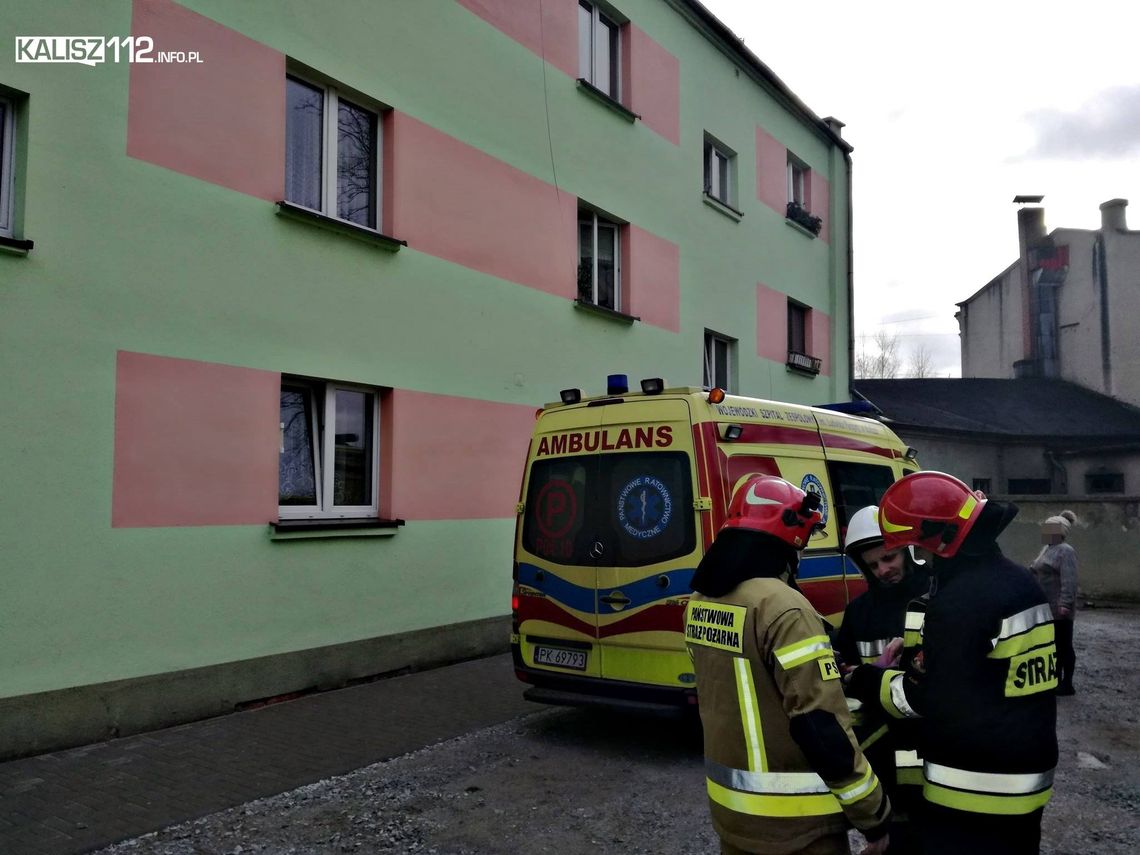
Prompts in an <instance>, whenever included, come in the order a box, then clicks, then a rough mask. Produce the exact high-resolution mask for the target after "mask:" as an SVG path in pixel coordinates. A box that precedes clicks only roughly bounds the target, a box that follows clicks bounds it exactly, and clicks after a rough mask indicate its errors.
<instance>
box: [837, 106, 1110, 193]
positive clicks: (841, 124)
mask: <svg viewBox="0 0 1140 855" xmlns="http://www.w3.org/2000/svg"><path fill="white" fill-rule="evenodd" d="M823 123H824V124H825V125H827V126H828V127H829V128H831V132H832V133H833V134H835V135H836V136H837V137H840V138H842V137H843V129H844V128H845V127H846V126H847V123H846V122H841V121H839V119H837V118H835V116H824V118H823ZM1125 204H1127V203H1125Z"/></svg>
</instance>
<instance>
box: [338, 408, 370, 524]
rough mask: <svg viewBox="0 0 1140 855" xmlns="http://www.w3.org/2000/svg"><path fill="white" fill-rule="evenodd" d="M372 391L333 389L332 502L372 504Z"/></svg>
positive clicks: (353, 504) (341, 504)
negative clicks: (334, 399)
mask: <svg viewBox="0 0 1140 855" xmlns="http://www.w3.org/2000/svg"><path fill="white" fill-rule="evenodd" d="M373 410H374V407H373V406H372V395H370V394H368V393H367V392H354V391H351V390H348V389H337V391H336V436H335V442H336V446H335V448H336V453H335V459H334V461H333V505H335V506H343V505H349V506H359V505H370V504H372V435H373V425H372V413H373Z"/></svg>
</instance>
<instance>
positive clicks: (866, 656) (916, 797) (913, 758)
mask: <svg viewBox="0 0 1140 855" xmlns="http://www.w3.org/2000/svg"><path fill="white" fill-rule="evenodd" d="M843 552H844V554H845V555H846V556H847V557H848V558H849V559H850V560H851V562H852V563H854V564H855V566H856V567H858V568H859V570H860V571H861V572H862V573H863V575H864V576H865V577H866V579H867V590H866V591H864V592H863V593H862V594H860V595H859V596H858V597H856V598H855V599H854V600H852V601H851V602H850V603H849V604H848V606H847V609H846V610H845V611H844V613H843V623H842V625H841V626H840V627H839V631H838V633H837V634H836V638H835V652H836V655H837V656H838V657H839V660H840V667H841V668H842V669H843V670H844V671H845V672H846V671H849V670H850V669H852V668H855V667H856V666H858V665H861V664H864V665H865V664H873V663H875V662H876V661H878V660H880V657H884V654H885V653H887V652H888V648H890V645H891V642H892V641H895V640H896V639H905V641H904V646H903V655H902V665H901V667H902V668H903V670H905V669H906V667H908V665H909V663H910V662H911V661H912V660H913V658H914V657H915V656H916V655H917V654H918V652H919V650H920V649H921V632H922V619H923V617H924V612H925V602H924V601H922V599H921V598H922V597H924V596H925V595H926V594H927V593H928V592H929V590H930V573H929V572H927V569H926V567H925V566H924V565H920V564H917V563H916V562H915V560H914V558H913V557H912V555H911V552H910V550H909V549H906V548H901V549H887V548H886V547H885V546H884V545H883V533H882V532H881V531H880V530H879V508H878V506H877V505H868V506H867V507H865V508H860V509H859V510H858V511H856V512H855V513H854V514H852V516H851V522H850V523H849V524H848V526H847V537H846V543H845V544H844V548H843ZM912 603H913V604H914V607H913V608H911V605H912ZM893 658H894V657H892V656H889V655H888V656H886V657H885V659H884V660H883V663H884V664H888V665H891V664H894V663H893V662H892V661H891V660H892V659H893ZM852 724H853V729H854V733H855V736H856V737H858V739H859V747H860V748H862V749H863V752H864V753H865V754H866V755H867V759H868V760H869V761H870V762H871V768H873V769H874V770H875V774H877V775H878V776H879V780H880V781H882V782H883V786H884V787H885V788H886V790H887V794H888V795H889V796H890V799H891V805H892V806H893V808H894V814H893V818H892V820H891V845H890V848H889V849H888V850H887V852H888V855H892V853H893V855H906V853H917V852H921V851H922V847H921V843H920V841H919V839H918V833H917V831H916V830H915V827H914V823H913V822H912V821H911V820H912V819H914V815H915V814H916V813H917V812H918V811H919V810H920V808H921V807H922V762H921V760H920V759H919V755H918V751H917V749H918V729H919V727H920V726H921V725H920V723H919V722H916V721H907V720H905V719H894V718H890V717H889V716H887V714H886V713H885V712H883V711H882V710H881V709H877V708H876V707H872V706H866V707H860V708H859V709H856V710H853V711H852Z"/></svg>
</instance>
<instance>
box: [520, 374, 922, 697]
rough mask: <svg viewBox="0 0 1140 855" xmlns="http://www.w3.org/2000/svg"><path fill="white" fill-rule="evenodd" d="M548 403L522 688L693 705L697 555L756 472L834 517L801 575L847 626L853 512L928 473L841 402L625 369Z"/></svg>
mask: <svg viewBox="0 0 1140 855" xmlns="http://www.w3.org/2000/svg"><path fill="white" fill-rule="evenodd" d="M608 381H609V382H608V384H607V393H606V394H605V395H601V396H597V397H583V396H582V393H581V391H580V390H578V389H567V390H564V391H563V392H562V393H561V401H559V402H557V403H552V404H547V405H546V406H544V407H542V408H541V409H540V410H539V411H538V413H537V421H536V425H535V429H534V434H533V436H532V438H531V442H530V449H529V453H528V455H527V460H526V468H525V471H524V474H523V482H522V489H521V494H520V501H519V503H518V506H517V513H518V518H517V523H516V527H515V551H514V570H513V575H514V585H513V590H512V596H511V613H512V627H511V651H512V655H513V658H514V667H515V673H516V675H517V676H518V678H519V680H521V681H523V682H524V683H527V684H529V687H528V688H527V689H526V691H525V692H524V697H526V698H528V699H530V700H533V701H538V702H542V703H551V704H569V705H580V704H603V705H613V706H624V707H632V708H640V709H654V710H662V711H663V710H674V711H675V710H677V709H678V708H682V709H683V708H685V707H688V706H691V705H695V704H696V700H697V699H696V677H695V675H694V673H693V667H692V663H691V661H690V659H689V656H688V653H687V652H686V650H685V644H684V638H683V634H682V633H683V626H684V611H685V605H686V603H687V602H688V598H689V596H690V594H691V591H692V589H691V588H690V586H689V583H690V580H691V579H692V576H693V573H694V571H695V570H696V568H697V564H698V563H699V562H700V560H701V556H702V555H704V552H705V550H706V549H707V548H708V546H709V545H710V544H711V543H712V540H713V537H714V536H715V535H716V532H717V531H718V530H719V528H720V526H721V524H722V523H723V522H724V519H725V512H726V509H727V507H728V504H729V501H730V499H731V498H732V495H733V492H734V491H735V489H736V488H737V486H738V485H740V484H741V483H742V482H743V481H744V480H745V479H747V478H748V477H749V476H752V475H756V474H770V475H779V476H780V477H782V478H784V479H786V480H788V481H790V482H791V483H793V484H796V485H798V486H799V487H800V488H802V489H803V490H804V491H805V492H812V493H816V494H818V495H819V497H820V499H821V506H820V507H821V510H822V511H823V521H824V525H823V528H822V529H820V530H818V531H817V532H816V533H815V534H814V535H813V536H812V539H811V541H810V542H809V544H808V546H807V548H806V549H805V551H804V553H803V558H802V561H801V564H800V568H799V574H798V583H799V586H800V588H801V590H802V591H803V592H804V594H805V596H807V598H808V599H809V600H810V601H811V602H812V604H813V605H814V606H815V608H816V610H817V611H818V612H819V613H820V614H821V615H822V616H824V617H825V618H826V619H828V620H830V621H831V622H832V623H834V624H836V625H838V623H839V622H840V621H841V620H842V615H843V610H844V608H845V607H846V605H847V603H848V602H849V601H850V600H851V599H852V598H854V597H856V596H858V595H859V594H860V593H862V591H863V590H865V588H866V581H865V580H864V578H863V576H862V574H861V573H860V572H859V570H858V568H856V567H855V566H854V565H853V564H850V563H849V562H845V560H844V558H843V556H842V553H841V544H842V542H843V540H842V538H843V535H844V532H845V530H846V525H847V520H848V519H849V518H850V516H851V515H852V514H853V513H854V512H855V511H857V510H858V509H859V508H862V507H864V506H865V505H870V504H877V503H878V501H879V499H880V497H881V496H882V495H883V492H884V491H885V490H886V489H887V487H888V486H889V485H890V484H891V483H893V482H894V481H895V480H897V479H898V478H900V477H902V476H903V475H905V474H907V473H909V472H912V471H915V470H917V469H918V464H917V462H916V460H915V452H914V450H913V449H910V448H908V447H907V446H906V445H905V444H904V443H902V442H901V441H900V440H899V438H898V437H897V436H895V434H894V433H892V432H891V430H890V429H889V428H887V427H886V426H885V425H884V424H882V423H881V422H879V421H876V420H874V419H871V418H864V417H860V416H857V415H851V414H848V413H845V412H842V411H840V410H841V409H842V408H844V407H845V406H850V405H839V404H837V405H833V406H834V407H835V409H831V408H826V407H809V406H802V405H798V404H788V403H779V402H775V401H766V400H760V399H756V398H745V397H740V396H736V395H728V394H726V393H725V391H724V390H723V389H718V388H714V389H706V388H700V387H691V386H687V387H679V388H666V387H665V383H664V381H663V380H661V379H659V378H650V379H646V380H642V381H641V391H640V392H631V391H629V388H628V383H627V382H626V380H625V375H611V376H610V377H609V378H608Z"/></svg>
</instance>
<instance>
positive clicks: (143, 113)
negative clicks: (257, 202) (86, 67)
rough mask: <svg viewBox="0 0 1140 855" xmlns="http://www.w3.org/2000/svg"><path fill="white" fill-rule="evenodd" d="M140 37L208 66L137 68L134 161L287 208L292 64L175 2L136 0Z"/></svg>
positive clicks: (131, 105) (132, 100) (130, 110)
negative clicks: (288, 70)
mask: <svg viewBox="0 0 1140 855" xmlns="http://www.w3.org/2000/svg"><path fill="white" fill-rule="evenodd" d="M131 32H132V33H133V34H135V35H146V36H151V37H152V38H153V39H154V48H155V50H156V51H178V50H181V51H198V53H199V54H200V56H201V59H202V62H201V63H200V64H197V63H195V64H189V63H186V64H181V63H157V62H156V63H132V64H131V67H130V94H129V97H128V106H127V154H128V155H130V156H131V157H135V158H138V159H139V160H145V161H148V162H149V163H154V164H157V165H158V166H162V167H165V168H167V169H172V170H174V171H175V172H181V173H183V174H184V175H190V176H193V177H194V178H199V179H201V180H203V181H209V182H210V183H212V184H218V185H221V186H222V187H229V188H230V189H232V190H237V191H238V192H241V193H246V194H248V195H250V196H257V197H259V198H262V199H268V200H270V201H277V200H279V199H281V198H282V196H283V195H284V186H285V144H284V140H285V55H284V54H282V53H279V52H278V51H275V50H272V49H270V48H268V47H266V46H265V45H263V44H261V43H259V42H255V41H253V40H252V39H248V38H246V37H245V36H243V35H241V34H240V33H237V32H235V31H233V30H230V29H228V28H226V27H223V26H222V25H221V24H218V23H216V22H214V21H211V20H210V19H209V18H205V17H203V16H201V15H198V14H196V13H194V12H191V11H190V10H188V9H185V8H183V7H182V6H179V5H178V4H177V3H173V2H171V1H170V0H134V3H133V4H132V19H131Z"/></svg>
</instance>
